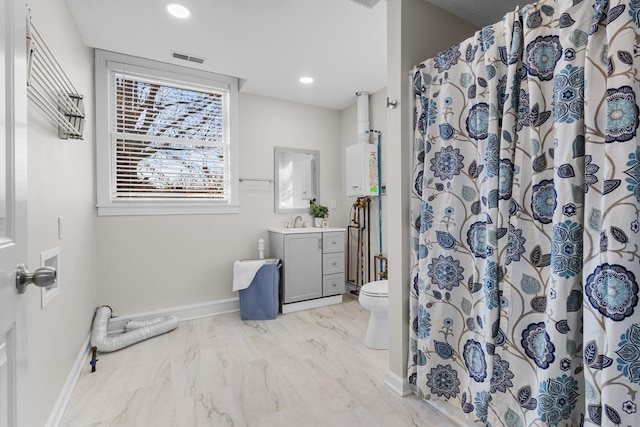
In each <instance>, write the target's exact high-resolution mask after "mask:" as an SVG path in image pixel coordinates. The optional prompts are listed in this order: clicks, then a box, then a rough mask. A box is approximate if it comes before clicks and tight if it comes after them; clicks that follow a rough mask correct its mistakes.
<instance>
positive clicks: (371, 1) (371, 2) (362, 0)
mask: <svg viewBox="0 0 640 427" xmlns="http://www.w3.org/2000/svg"><path fill="white" fill-rule="evenodd" d="M351 1H352V2H355V3H358V4H361V5H363V6H366V7H368V8H369V9H373V8H374V7H375V5H377V4H378V3H379V2H380V0H351Z"/></svg>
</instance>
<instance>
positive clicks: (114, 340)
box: [91, 306, 178, 352]
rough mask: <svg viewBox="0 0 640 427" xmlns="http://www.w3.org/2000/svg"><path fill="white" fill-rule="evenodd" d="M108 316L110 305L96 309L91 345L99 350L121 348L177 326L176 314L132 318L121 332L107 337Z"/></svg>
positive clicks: (109, 316) (109, 350)
mask: <svg viewBox="0 0 640 427" xmlns="http://www.w3.org/2000/svg"><path fill="white" fill-rule="evenodd" d="M110 318H111V307H109V306H102V307H99V308H98V309H97V310H96V315H95V317H94V319H93V329H92V331H91V345H92V346H94V347H96V348H97V350H98V351H100V352H112V351H117V350H121V349H123V348H125V347H129V346H130V345H132V344H136V343H138V342H140V341H144V340H146V339H148V338H152V337H155V336H157V335H161V334H164V333H167V332H169V331H171V330H173V329H175V328H176V327H177V326H178V318H177V317H176V316H166V317H155V318H153V319H149V320H132V321H130V322H129V323H127V325H126V326H125V332H124V333H123V334H120V335H117V336H115V337H109V336H108V333H107V329H108V326H109V319H110Z"/></svg>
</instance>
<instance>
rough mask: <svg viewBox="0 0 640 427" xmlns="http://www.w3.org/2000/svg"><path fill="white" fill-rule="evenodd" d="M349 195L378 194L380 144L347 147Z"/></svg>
mask: <svg viewBox="0 0 640 427" xmlns="http://www.w3.org/2000/svg"><path fill="white" fill-rule="evenodd" d="M346 165H347V196H348V197H365V196H377V195H378V146H377V145H375V144H354V145H351V146H349V147H347V156H346Z"/></svg>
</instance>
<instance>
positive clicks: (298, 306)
mask: <svg viewBox="0 0 640 427" xmlns="http://www.w3.org/2000/svg"><path fill="white" fill-rule="evenodd" d="M333 304H342V295H334V296H332V297H324V298H316V299H310V300H307V301H300V302H290V303H288V304H282V314H286V313H293V312H294V311H301V310H309V309H312V308H318V307H324V306H326V305H333Z"/></svg>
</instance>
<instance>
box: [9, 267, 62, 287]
mask: <svg viewBox="0 0 640 427" xmlns="http://www.w3.org/2000/svg"><path fill="white" fill-rule="evenodd" d="M56 276H57V272H56V269H55V268H53V267H40V268H38V269H37V270H36V271H34V272H33V273H29V272H28V271H27V267H25V265H24V264H20V265H18V270H17V271H16V288H17V289H18V293H19V294H23V293H24V292H25V291H26V290H27V286H29V285H30V284H32V283H33V284H34V285H36V286H37V287H39V288H46V287H47V286H51V285H53V284H54V283H56Z"/></svg>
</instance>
